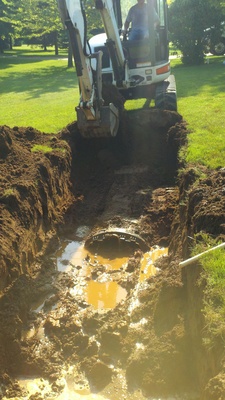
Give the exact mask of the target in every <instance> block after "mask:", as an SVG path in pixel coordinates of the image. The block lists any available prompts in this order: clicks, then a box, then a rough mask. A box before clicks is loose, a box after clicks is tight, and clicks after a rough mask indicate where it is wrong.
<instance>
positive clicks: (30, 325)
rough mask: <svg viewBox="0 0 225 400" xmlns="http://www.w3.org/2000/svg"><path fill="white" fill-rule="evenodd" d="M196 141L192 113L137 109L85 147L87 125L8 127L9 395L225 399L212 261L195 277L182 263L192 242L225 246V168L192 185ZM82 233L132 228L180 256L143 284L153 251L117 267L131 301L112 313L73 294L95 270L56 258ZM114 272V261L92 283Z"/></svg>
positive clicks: (4, 140)
mask: <svg viewBox="0 0 225 400" xmlns="http://www.w3.org/2000/svg"><path fill="white" fill-rule="evenodd" d="M186 136H187V129H186V125H185V123H184V122H183V121H182V118H181V116H180V115H178V114H176V113H173V112H164V111H157V110H151V111H150V110H142V111H139V112H130V113H127V115H126V116H125V117H124V120H123V122H122V125H121V132H120V135H119V137H118V138H117V139H116V140H115V139H114V140H111V139H107V140H105V139H98V140H94V139H90V140H84V139H82V138H81V137H80V135H79V132H78V130H77V126H76V123H74V124H71V125H69V126H68V127H66V128H65V129H64V130H63V131H62V132H60V133H59V134H57V135H46V134H44V133H41V132H38V131H36V130H35V129H33V128H19V127H15V128H13V129H10V128H9V127H6V126H2V127H0V176H1V181H0V189H1V190H0V221H1V230H0V240H1V254H0V257H1V259H0V277H1V283H0V284H1V293H0V320H1V324H0V390H1V391H0V394H1V395H2V397H3V398H5V399H7V398H18V399H32V400H35V399H36V400H37V399H38V400H41V399H47V398H49V399H50V398H63V397H60V396H61V395H62V396H63V394H64V396H67V397H65V398H70V397H68V396H71V398H72V395H73V393H75V392H76V393H81V394H83V395H85V393H87V398H88V396H89V393H90V392H92V393H95V394H99V395H101V396H103V398H104V397H105V398H108V399H118V396H119V397H121V398H124V399H131V400H132V399H142V398H143V399H144V398H146V397H148V398H149V396H151V397H152V396H154V397H160V398H162V397H164V398H166V397H168V396H180V397H178V398H182V399H184V398H185V395H186V394H187V398H188V399H189V400H190V399H191V398H195V399H204V400H212V399H215V400H217V399H218V400H219V399H220V398H221V399H222V398H223V393H224V386H223V385H224V384H223V382H224V376H225V375H224V374H223V368H222V365H223V357H224V349H223V345H222V344H221V342H218V346H217V347H218V348H216V349H210V350H207V349H206V348H205V347H204V346H203V341H202V335H203V332H202V330H203V327H204V317H203V315H202V312H201V309H202V299H203V295H204V287H202V286H199V284H198V278H199V275H200V272H201V271H200V267H199V266H197V265H194V266H192V267H190V268H188V267H187V268H183V269H181V268H180V267H179V261H181V260H182V259H183V258H187V257H188V256H189V255H190V247H191V243H190V240H191V239H190V237H194V235H196V234H200V233H202V232H206V233H209V234H211V235H213V236H215V237H218V238H220V239H221V238H222V239H223V238H224V233H225V217H224V215H225V213H224V211H225V210H224V201H223V196H224V183H225V182H224V181H225V171H224V170H223V169H221V170H219V171H207V170H204V171H202V172H204V179H199V174H198V173H197V172H196V170H195V169H194V168H189V169H186V172H185V173H183V175H182V176H181V177H180V178H179V179H178V177H177V169H178V161H177V160H178V157H177V155H178V151H179V149H180V147H181V146H182V145H185V143H186ZM43 146H45V147H43ZM44 151H46V152H44ZM197 180H198V183H196V182H197ZM81 225H88V226H89V227H90V228H91V230H92V231H93V232H95V231H97V230H99V229H108V228H109V227H111V228H112V227H113V228H115V227H116V228H124V229H129V230H131V231H132V232H133V233H134V234H138V235H140V236H141V237H142V238H143V239H144V240H145V242H146V243H147V245H148V246H149V247H151V246H155V245H160V246H168V247H169V255H168V256H167V257H164V258H162V259H160V260H159V261H158V262H157V268H158V271H159V272H158V274H157V275H155V276H152V277H150V278H148V279H147V280H146V281H145V282H144V284H143V285H139V283H138V282H139V278H138V277H139V273H140V263H141V257H142V253H141V251H137V252H135V253H134V254H133V256H132V257H131V258H130V260H129V262H128V266H127V267H126V268H122V269H120V270H119V271H118V272H117V273H113V272H108V274H110V273H111V276H114V278H113V279H114V280H115V282H117V283H118V284H120V285H121V287H122V288H124V289H125V290H126V292H127V296H126V299H125V300H124V301H122V302H121V303H119V304H118V305H117V306H116V307H115V308H114V309H111V310H106V311H104V312H99V311H98V310H96V309H94V308H93V307H91V306H90V305H89V304H87V302H86V301H85V299H83V298H82V297H81V296H80V295H79V294H77V295H73V294H71V293H73V290H74V289H75V288H76V287H78V286H79V284H80V281H81V278H82V279H83V277H82V267H81V266H80V265H74V266H73V269H72V272H71V273H65V272H60V271H57V270H56V268H55V265H54V262H53V259H52V254H53V253H54V252H55V251H56V250H57V248H58V246H59V242H60V240H61V239H62V238H63V237H66V238H69V237H71V238H72V237H73V234H74V231H75V228H76V227H79V226H81ZM105 275H106V269H105V267H104V265H102V266H100V267H99V268H98V269H97V270H96V269H95V273H94V274H93V273H92V274H91V275H87V276H86V278H85V279H86V281H90V280H91V279H93V280H95V281H96V282H102V281H103V280H104V279H105ZM82 282H83V281H82ZM71 289H72V291H71ZM42 299H44V300H43V302H44V305H43V307H42V309H41V311H36V310H35V304H37V303H41V300H42ZM134 300H135V301H134ZM218 355H219V356H218ZM20 376H23V377H30V379H34V377H38V378H40V379H41V381H40V382H41V383H40V385H39V389H37V390H36V392H35V393H33V394H29V393H28V391H27V388H25V387H24V386H23V385H22V384H21V382H20V380H19V377H20ZM46 382H47V383H46ZM41 387H42V389H43V387H45V391H44V390H41ZM47 387H48V389H46V388H47ZM65 390H67V392H65ZM85 390H87V392H85ZM89 391H90V392H89ZM68 393H69V394H68ZM192 393H194V395H193V397H191V396H192ZM221 396H222V397H221Z"/></svg>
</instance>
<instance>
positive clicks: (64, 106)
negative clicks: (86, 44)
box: [0, 49, 79, 133]
mask: <svg viewBox="0 0 225 400" xmlns="http://www.w3.org/2000/svg"><path fill="white" fill-rule="evenodd" d="M21 51H22V50H21V49H18V50H16V54H14V55H12V56H10V55H9V54H7V52H6V53H5V54H4V55H3V56H1V58H0V65H1V75H0V87H1V92H0V110H1V113H0V125H8V126H10V127H13V126H32V127H34V128H36V129H38V130H40V131H44V132H46V133H56V132H58V131H59V130H60V129H62V128H63V127H64V126H66V125H67V124H68V123H70V122H72V121H74V119H75V118H76V115H75V111H74V107H75V106H76V105H77V104H78V101H79V93H78V85H77V77H76V73H75V69H74V68H69V69H68V68H67V60H66V59H61V58H58V57H56V56H52V57H50V58H49V55H48V56H47V57H39V56H38V57H31V56H30V55H29V56H26V55H25V56H23V57H21ZM14 52H15V51H14Z"/></svg>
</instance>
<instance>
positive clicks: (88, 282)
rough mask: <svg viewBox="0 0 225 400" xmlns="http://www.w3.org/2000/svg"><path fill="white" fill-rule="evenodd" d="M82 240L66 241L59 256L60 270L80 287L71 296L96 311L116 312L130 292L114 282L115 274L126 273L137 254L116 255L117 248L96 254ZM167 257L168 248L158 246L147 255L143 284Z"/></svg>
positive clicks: (73, 290)
mask: <svg viewBox="0 0 225 400" xmlns="http://www.w3.org/2000/svg"><path fill="white" fill-rule="evenodd" d="M80 232H85V230H83V231H82V230H80ZM81 236H82V235H81ZM81 236H80V240H74V241H65V242H64V243H63V244H62V246H61V248H60V249H59V250H58V252H57V253H56V258H55V262H56V269H57V270H58V271H59V272H67V273H71V274H74V275H75V276H76V285H75V287H74V288H71V289H70V293H71V295H73V296H81V297H82V296H83V298H84V299H83V300H85V301H86V302H87V303H88V304H90V305H92V306H93V307H94V308H95V309H98V310H102V309H112V308H114V307H115V306H116V305H117V304H118V303H120V302H121V301H123V300H125V299H126V295H127V292H126V290H125V289H124V288H122V287H121V286H120V285H119V284H118V283H117V282H115V280H113V275H114V274H113V272H116V271H118V272H120V271H121V274H123V273H125V272H124V271H125V268H126V265H127V262H128V260H129V257H130V256H132V255H133V253H132V252H130V254H127V248H124V251H123V249H121V248H120V250H119V252H116V251H115V248H114V246H112V248H111V247H110V246H108V245H107V246H106V248H105V249H104V251H102V247H103V246H102V245H101V251H100V253H93V252H92V251H90V250H87V248H85V242H84V239H83V240H81ZM114 236H115V235H114ZM167 253H168V249H167V248H160V247H157V246H155V247H154V248H152V249H150V251H148V252H146V253H144V254H143V258H142V260H141V268H140V276H139V282H140V283H142V282H144V281H145V280H146V279H148V278H149V277H150V276H153V275H155V274H157V272H158V269H157V267H155V265H154V263H155V261H156V260H157V259H158V258H159V257H162V256H165V255H167ZM115 254H116V257H115Z"/></svg>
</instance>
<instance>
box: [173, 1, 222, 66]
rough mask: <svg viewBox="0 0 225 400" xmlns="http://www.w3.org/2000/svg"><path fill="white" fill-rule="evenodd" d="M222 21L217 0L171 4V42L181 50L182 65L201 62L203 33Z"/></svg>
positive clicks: (174, 2)
mask: <svg viewBox="0 0 225 400" xmlns="http://www.w3.org/2000/svg"><path fill="white" fill-rule="evenodd" d="M221 3H222V2H221ZM223 19H224V16H223V13H222V6H221V5H220V3H219V2H218V0H216V1H214V0H174V1H173V2H172V3H171V5H170V7H169V21H170V34H171V41H172V42H173V43H174V44H175V45H176V46H177V48H178V49H180V50H181V52H182V54H183V58H182V60H183V62H184V63H189V64H199V63H202V62H203V60H204V41H203V37H204V31H205V29H207V28H209V27H210V26H212V25H218V24H219V23H220V22H221V21H222V20H223Z"/></svg>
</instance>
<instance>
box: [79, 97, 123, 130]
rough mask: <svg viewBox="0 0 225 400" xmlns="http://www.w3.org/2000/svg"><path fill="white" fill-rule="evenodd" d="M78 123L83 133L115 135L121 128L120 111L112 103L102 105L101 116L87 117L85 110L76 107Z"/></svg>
mask: <svg viewBox="0 0 225 400" xmlns="http://www.w3.org/2000/svg"><path fill="white" fill-rule="evenodd" d="M76 112H77V124H78V129H79V131H80V133H81V135H82V136H83V137H85V138H91V137H101V138H103V137H115V136H116V135H117V131H118V128H119V111H118V109H117V108H116V107H115V106H114V105H113V104H112V103H110V104H109V105H108V106H102V107H100V118H98V119H87V116H86V114H85V111H84V110H83V109H82V108H81V107H76Z"/></svg>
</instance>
